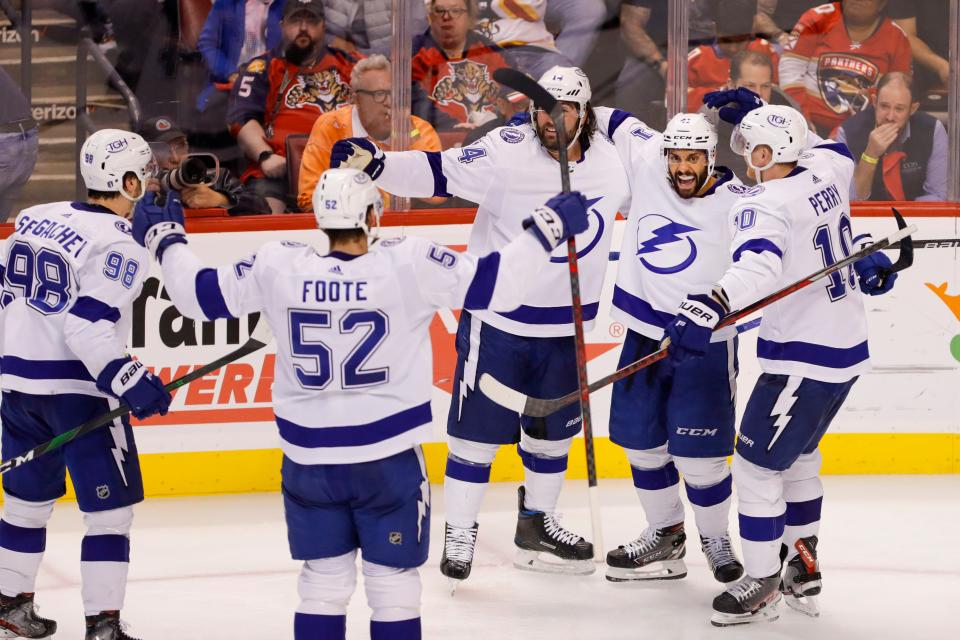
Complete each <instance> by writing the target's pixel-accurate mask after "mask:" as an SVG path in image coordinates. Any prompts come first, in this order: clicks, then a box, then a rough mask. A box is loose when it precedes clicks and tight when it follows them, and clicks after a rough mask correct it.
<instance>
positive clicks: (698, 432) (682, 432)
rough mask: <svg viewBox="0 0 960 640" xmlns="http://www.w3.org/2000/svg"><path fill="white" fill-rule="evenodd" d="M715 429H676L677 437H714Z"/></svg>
mask: <svg viewBox="0 0 960 640" xmlns="http://www.w3.org/2000/svg"><path fill="white" fill-rule="evenodd" d="M717 431H718V430H717V429H701V428H697V427H677V435H678V436H703V437H705V436H715V435H717Z"/></svg>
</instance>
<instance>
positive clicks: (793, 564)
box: [780, 536, 823, 618]
mask: <svg viewBox="0 0 960 640" xmlns="http://www.w3.org/2000/svg"><path fill="white" fill-rule="evenodd" d="M793 546H794V548H796V550H797V555H796V556H794V557H793V559H791V560H790V562H788V563H787V567H786V569H784V571H783V580H782V581H781V582H780V591H781V593H783V595H784V596H786V597H785V598H784V601H785V602H786V603H787V606H789V607H790V608H791V609H796V610H797V611H799V612H800V613H803V614H805V615H808V616H810V617H811V618H817V617H819V616H820V605H819V604H818V603H817V598H816V596H818V595H819V594H820V589H821V588H822V586H823V585H822V582H821V578H820V563H819V562H817V536H810V537H809V538H800V539H799V540H797V541H796V543H794V545H793ZM786 557H787V547H786V546H785V545H784V546H782V547H781V548H780V559H781V561H782V560H785V559H786Z"/></svg>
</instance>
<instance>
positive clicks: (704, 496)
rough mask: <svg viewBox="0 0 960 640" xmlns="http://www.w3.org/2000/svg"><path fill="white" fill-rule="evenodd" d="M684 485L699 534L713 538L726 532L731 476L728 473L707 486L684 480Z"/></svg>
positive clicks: (731, 485) (728, 518)
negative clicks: (696, 485)
mask: <svg viewBox="0 0 960 640" xmlns="http://www.w3.org/2000/svg"><path fill="white" fill-rule="evenodd" d="M684 485H685V486H686V487H687V499H688V500H690V504H691V505H692V506H693V514H694V517H695V518H696V520H697V530H698V531H699V532H700V535H701V536H703V537H705V538H715V537H717V536H722V535H724V534H725V533H727V529H728V528H729V526H730V494H731V492H732V489H733V478H732V477H731V476H730V475H729V474H728V475H727V477H726V478H724V479H723V480H721V481H720V482H718V483H716V484H714V485H711V486H707V487H695V486H693V485H691V484H689V483H688V482H684Z"/></svg>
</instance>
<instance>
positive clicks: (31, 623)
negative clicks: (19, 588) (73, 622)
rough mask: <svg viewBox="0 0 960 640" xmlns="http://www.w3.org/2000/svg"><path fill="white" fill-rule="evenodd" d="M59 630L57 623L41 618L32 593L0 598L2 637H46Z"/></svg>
mask: <svg viewBox="0 0 960 640" xmlns="http://www.w3.org/2000/svg"><path fill="white" fill-rule="evenodd" d="M56 632H57V623H56V622H54V621H53V620H48V619H46V618H41V617H40V615H39V614H38V613H37V608H36V606H34V604H33V594H32V593H21V594H19V595H16V596H13V597H10V598H8V597H6V596H2V600H0V638H46V637H48V636H52V635H53V634H54V633H56Z"/></svg>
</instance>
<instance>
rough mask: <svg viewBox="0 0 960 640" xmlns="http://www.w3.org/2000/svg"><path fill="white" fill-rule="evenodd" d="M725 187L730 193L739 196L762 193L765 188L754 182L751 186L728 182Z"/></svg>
mask: <svg viewBox="0 0 960 640" xmlns="http://www.w3.org/2000/svg"><path fill="white" fill-rule="evenodd" d="M726 187H727V189H729V190H730V192H731V193H735V194H737V195H738V196H740V197H741V198H752V197H753V196H755V195H759V194H761V193H763V192H764V190H765V189H766V187H764V186H763V185H762V184H756V185H753V186H752V187H751V186H748V185H745V184H728V185H726Z"/></svg>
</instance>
